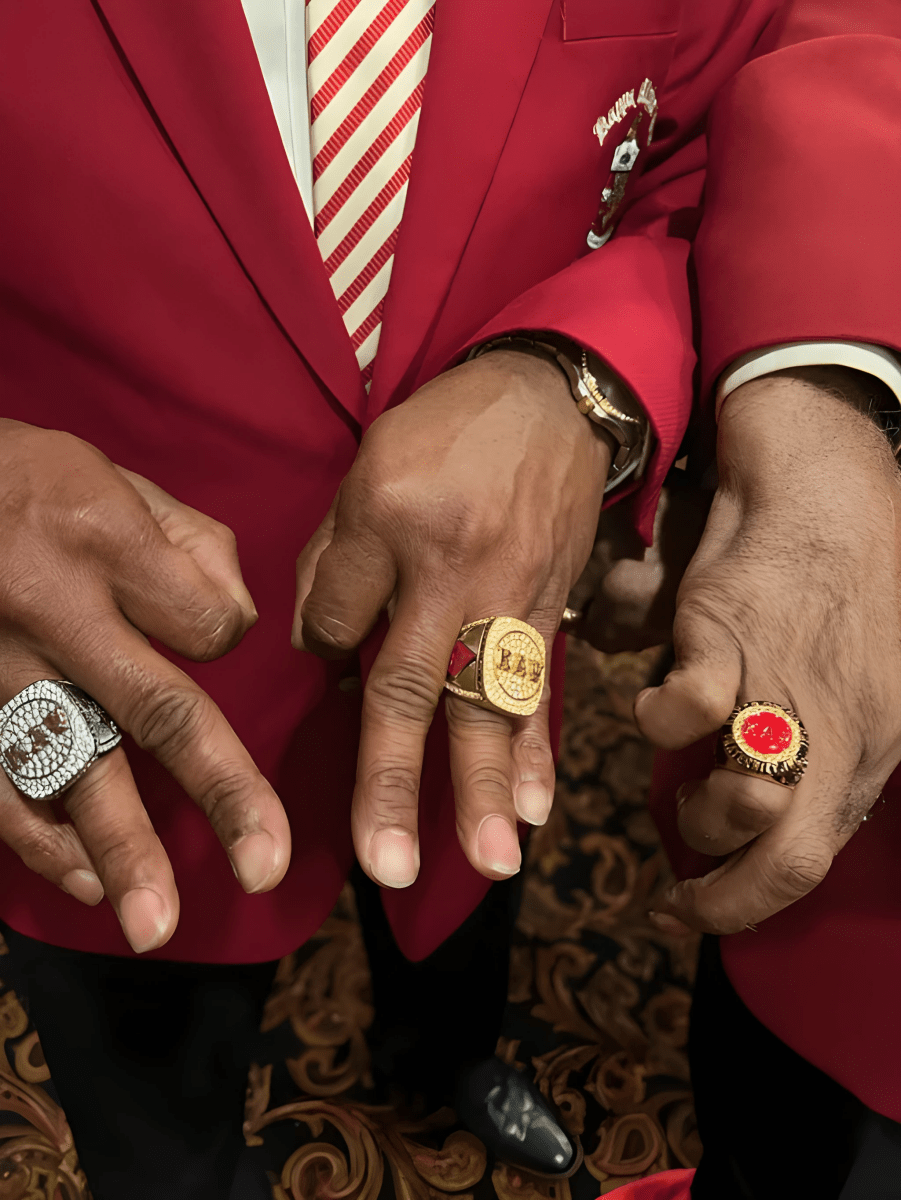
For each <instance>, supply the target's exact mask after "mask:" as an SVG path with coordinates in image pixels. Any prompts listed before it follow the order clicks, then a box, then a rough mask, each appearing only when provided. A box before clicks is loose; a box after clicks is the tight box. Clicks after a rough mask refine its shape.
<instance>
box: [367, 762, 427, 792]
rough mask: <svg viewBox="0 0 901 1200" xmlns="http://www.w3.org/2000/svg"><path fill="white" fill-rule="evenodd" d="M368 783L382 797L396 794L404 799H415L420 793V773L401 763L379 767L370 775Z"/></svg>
mask: <svg viewBox="0 0 901 1200" xmlns="http://www.w3.org/2000/svg"><path fill="white" fill-rule="evenodd" d="M367 783H368V785H369V787H370V788H371V789H372V790H373V791H375V792H377V793H379V796H380V798H381V797H382V796H395V797H398V798H401V799H402V800H403V801H411V800H412V801H415V800H416V797H417V796H418V795H419V775H418V773H417V772H416V771H414V770H412V769H411V768H410V767H406V766H404V765H403V764H400V763H397V764H394V765H392V766H381V767H377V768H376V769H375V770H373V771H372V772H371V773H370V775H369V776H368V778H367Z"/></svg>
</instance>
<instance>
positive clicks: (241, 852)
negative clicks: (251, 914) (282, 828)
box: [229, 830, 278, 894]
mask: <svg viewBox="0 0 901 1200" xmlns="http://www.w3.org/2000/svg"><path fill="white" fill-rule="evenodd" d="M229 857H230V858H231V864H232V870H233V871H234V873H235V875H236V876H237V879H238V883H240V885H241V887H242V888H243V889H244V891H245V892H250V893H251V894H253V893H254V892H262V891H265V889H266V885H267V884H268V883H269V881H270V880H271V878H272V876H273V875H274V874H275V873H276V870H277V868H278V857H277V854H276V849H275V842H274V841H273V839H272V838H271V837H270V836H269V834H268V833H266V832H265V831H264V830H261V831H260V832H259V833H248V834H247V835H246V837H242V838H241V840H240V841H238V842H235V844H234V845H233V846H232V848H231V850H230V851H229Z"/></svg>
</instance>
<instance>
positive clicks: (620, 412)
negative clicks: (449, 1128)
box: [467, 333, 652, 492]
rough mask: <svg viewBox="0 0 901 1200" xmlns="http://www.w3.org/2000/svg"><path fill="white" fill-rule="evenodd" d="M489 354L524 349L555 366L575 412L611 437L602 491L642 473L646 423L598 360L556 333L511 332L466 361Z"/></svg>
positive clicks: (645, 458)
mask: <svg viewBox="0 0 901 1200" xmlns="http://www.w3.org/2000/svg"><path fill="white" fill-rule="evenodd" d="M491 350H519V351H524V352H525V353H527V354H536V355H538V357H540V358H545V359H549V360H550V361H552V362H555V363H556V364H557V366H559V367H560V369H561V370H562V371H563V374H564V375H565V376H566V379H567V382H568V383H569V388H570V391H571V392H572V395H573V399H574V400H575V402H576V404H577V406H578V409H579V412H581V413H584V415H585V416H586V417H588V419H589V421H592V422H593V423H594V424H595V425H598V426H599V427H600V428H602V429H604V430H606V431H607V433H609V434H611V436H612V437H613V439H614V441H615V443H616V446H617V449H616V453H615V454H614V456H613V460H612V462H611V464H610V473H609V475H608V476H607V484H606V486H605V488H604V491H605V492H609V491H611V490H612V489H613V488H615V487H616V486H617V485H618V484H620V483H622V482H623V480H625V479H626V478H628V477H629V476H632V477H634V478H638V477H639V476H640V475H641V474H642V473H643V471H644V469H645V467H646V465H647V461H648V459H649V458H650V452H651V445H652V436H651V424H650V422H649V421H648V418H647V416H646V415H645V413H644V412H643V411H642V409H641V408H640V406H639V405H638V403H637V401H636V400H635V399H634V397H633V396H632V395H631V393H630V392H628V391H627V389H626V388H625V387H624V386H623V384H622V383H621V382H620V380H619V379H618V378H617V377H616V376H615V375H614V374H613V372H612V371H610V370H609V369H608V368H607V367H606V366H605V365H604V363H603V362H601V360H600V359H598V358H597V357H596V356H595V355H590V356H589V352H588V351H587V350H586V349H585V348H584V347H583V346H579V345H578V344H577V343H576V342H573V341H570V339H569V338H563V337H560V336H559V335H557V334H549V333H541V334H540V335H538V336H536V335H534V334H531V333H511V334H505V335H504V336H503V337H498V338H492V339H491V341H488V342H483V343H482V344H481V345H479V346H476V347H474V348H473V349H472V350H471V351H470V352H469V355H468V356H467V361H470V360H472V359H475V358H480V357H481V356H482V355H483V354H487V353H489V352H490V351H491ZM599 377H600V378H599ZM601 380H603V382H601Z"/></svg>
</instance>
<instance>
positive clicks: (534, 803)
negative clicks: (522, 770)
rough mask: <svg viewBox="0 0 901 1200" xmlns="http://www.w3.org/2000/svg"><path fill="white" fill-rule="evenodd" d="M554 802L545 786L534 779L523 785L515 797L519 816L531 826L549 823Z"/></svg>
mask: <svg viewBox="0 0 901 1200" xmlns="http://www.w3.org/2000/svg"><path fill="white" fill-rule="evenodd" d="M552 801H553V797H552V796H549V795H548V790H547V788H546V787H545V786H544V784H543V783H538V782H537V780H534V779H530V780H526V781H525V782H524V783H521V784H520V785H519V787H518V788H517V789H516V795H515V797H514V804H515V805H516V812H517V815H518V816H520V817H522V819H523V820H524V821H528V822H529V824H530V825H543V824H544V823H545V821H547V819H548V817H549V816H550V812H551V803H552Z"/></svg>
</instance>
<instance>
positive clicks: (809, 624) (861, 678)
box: [635, 368, 901, 933]
mask: <svg viewBox="0 0 901 1200" xmlns="http://www.w3.org/2000/svg"><path fill="white" fill-rule="evenodd" d="M857 379H858V377H856V375H855V373H854V372H845V371H843V370H841V369H838V368H836V369H835V370H834V371H832V370H829V369H825V368H824V369H821V370H812V369H806V370H802V371H798V372H792V373H789V372H783V373H779V374H778V375H774V376H771V377H768V378H765V379H759V380H755V381H753V382H751V383H747V384H745V385H744V386H742V387H741V388H739V389H737V390H736V391H735V392H734V393H733V394H732V395H731V396H729V398H728V399H727V401H726V403H725V405H724V406H723V409H722V413H721V415H720V420H719V444H718V452H717V453H718V466H719V477H720V483H719V488H718V491H717V493H716V497H715V499H714V503H713V507H712V509H711V512H710V517H709V519H708V521H707V526H706V529H705V531H704V535H703V538H702V540H701V544H700V547H699V549H698V551H697V553H696V554H695V556H694V558H693V560H692V562H691V564H690V565H689V567H688V570H687V573H686V575H685V577H684V579H683V581H682V585H681V587H680V589H679V595H678V607H677V613H676V620H675V627H674V642H675V651H676V663H675V666H674V668H673V670H672V671H671V672H670V673H669V675H668V676H667V678H666V680H665V682H664V683H663V685H662V686H661V687H658V688H651V689H647V690H646V691H644V692H643V693H641V695H639V697H638V698H637V701H636V707H635V712H636V719H637V721H638V724H639V727H640V728H641V730H642V731H643V732H644V733H645V734H646V736H647V737H649V738H650V739H651V741H652V742H654V743H655V744H656V745H658V746H661V747H664V748H667V749H678V748H680V747H683V746H687V745H689V744H690V743H692V742H695V741H697V740H698V739H700V738H701V737H703V736H705V735H708V734H711V733H714V732H716V731H718V730H719V731H720V737H719V744H718V748H717V754H716V763H715V764H711V765H712V766H713V770H712V771H711V774H710V776H709V778H707V779H703V780H690V781H686V782H685V784H683V786H682V788H681V789H680V794H679V813H678V825H679V831H680V833H681V835H682V837H683V839H684V840H685V842H686V843H687V844H688V845H689V846H691V847H692V848H694V849H697V850H700V851H704V852H706V853H708V854H711V855H714V856H724V858H725V861H724V862H723V863H722V864H721V865H720V866H719V867H718V868H717V869H716V870H715V871H714V872H712V874H710V875H709V876H707V877H706V878H705V879H700V880H699V879H689V880H685V881H683V882H682V883H679V884H678V885H676V886H675V887H674V888H673V889H672V891H671V892H670V893H669V894H668V895H667V897H666V899H665V902H664V903H663V905H662V906H659V907H660V914H661V915H660V916H658V917H656V918H655V920H656V922H657V923H658V925H660V927H661V928H664V929H667V930H669V931H671V932H678V931H680V930H681V931H683V932H684V931H686V930H687V928H689V927H690V928H694V929H700V930H704V931H708V932H712V933H733V932H737V931H739V930H741V929H743V928H744V927H745V926H746V925H748V924H752V925H756V924H757V923H759V922H760V921H761V920H764V919H765V918H766V917H768V916H770V915H771V914H773V913H775V912H777V911H778V910H779V909H781V908H784V907H786V906H787V905H789V904H791V903H792V902H793V901H795V900H797V899H799V898H800V897H801V896H803V895H804V894H805V893H806V892H808V891H810V890H811V889H812V888H814V887H816V885H817V884H818V883H819V882H820V880H821V879H822V878H823V877H824V876H825V874H826V873H827V871H828V870H829V867H830V864H831V863H832V860H833V858H834V856H835V855H836V854H837V852H838V851H839V850H840V849H841V847H842V846H843V845H844V843H845V842H846V841H847V840H848V838H849V837H851V836H852V834H853V833H854V831H855V830H856V829H857V828H858V826H859V825H860V823H861V821H862V820H863V819H864V818H865V816H866V814H867V812H868V810H869V809H870V808H871V806H872V805H873V803H874V801H875V800H876V798H877V796H878V795H879V793H880V792H881V790H882V787H883V785H884V783H885V781H886V779H887V778H888V776H889V775H890V774H891V772H892V771H893V770H894V769H895V767H896V766H897V764H898V762H899V760H901V637H899V621H901V615H899V607H898V605H899V601H898V598H899V596H901V542H899V538H898V531H897V514H898V512H899V511H901V474H899V471H898V467H897V464H896V462H895V460H894V458H893V456H892V453H891V449H890V446H889V443H888V441H887V440H886V438H885V437H884V435H883V434H882V432H881V431H880V430H879V429H878V428H877V426H876V425H875V423H874V422H872V421H871V420H870V419H868V418H867V417H865V416H863V415H861V414H860V413H859V412H858V411H855V406H854V404H852V403H849V400H853V399H854V398H855V395H856V394H855V392H854V389H855V388H856V387H859V386H860V385H859V383H858V382H857ZM835 388H837V389H839V391H840V392H842V393H843V394H844V395H846V396H847V397H848V399H844V398H842V396H841V395H837V394H836V393H835V390H834V389H835Z"/></svg>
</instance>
